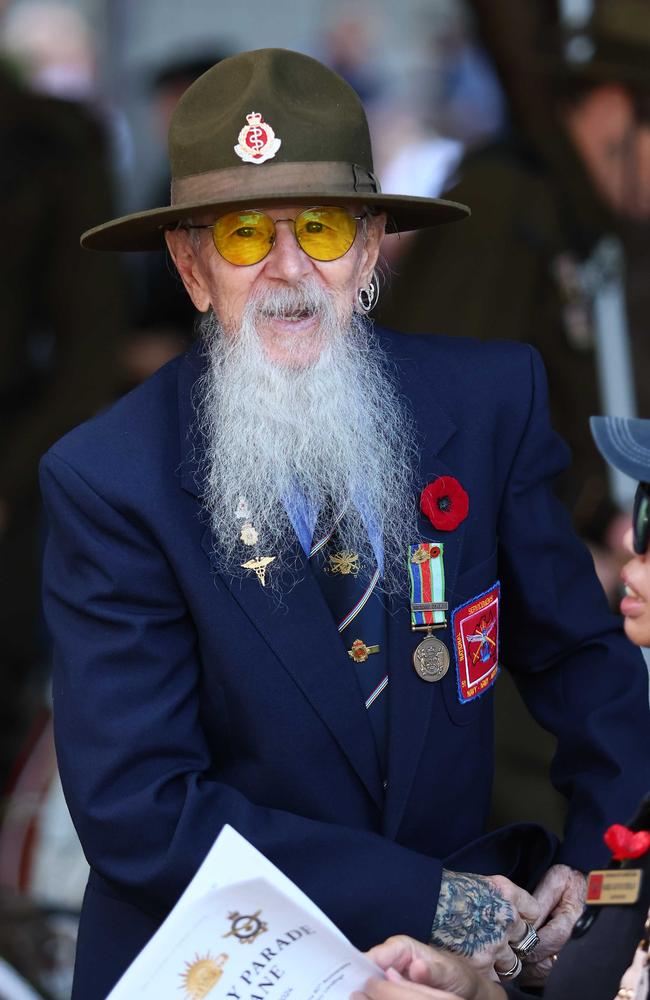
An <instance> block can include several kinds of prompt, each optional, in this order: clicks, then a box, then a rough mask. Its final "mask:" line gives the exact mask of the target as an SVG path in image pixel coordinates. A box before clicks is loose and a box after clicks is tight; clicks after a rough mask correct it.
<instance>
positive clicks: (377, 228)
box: [359, 212, 386, 288]
mask: <svg viewBox="0 0 650 1000" xmlns="http://www.w3.org/2000/svg"><path fill="white" fill-rule="evenodd" d="M366 225H367V236H366V244H365V246H364V248H363V258H362V265H361V273H360V275H359V278H360V281H359V287H360V288H364V287H365V286H366V285H367V284H368V282H369V281H370V279H371V278H372V275H373V273H374V270H375V265H376V264H377V258H378V257H379V249H380V247H381V241H382V239H383V237H384V233H385V231H386V214H385V213H383V212H382V214H381V215H371V216H369V217H368V219H367V222H366Z"/></svg>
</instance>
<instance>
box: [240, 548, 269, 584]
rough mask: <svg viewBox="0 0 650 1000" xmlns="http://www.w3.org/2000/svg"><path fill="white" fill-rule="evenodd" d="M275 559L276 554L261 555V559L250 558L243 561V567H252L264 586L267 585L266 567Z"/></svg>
mask: <svg viewBox="0 0 650 1000" xmlns="http://www.w3.org/2000/svg"><path fill="white" fill-rule="evenodd" d="M274 560H275V556H261V557H260V558H259V559H249V560H248V562H245V563H242V564H241V568H242V569H252V570H253V571H254V573H256V575H257V579H258V580H259V581H260V583H261V584H262V586H263V587H266V567H267V566H268V565H269V564H270V563H272V562H273V561H274Z"/></svg>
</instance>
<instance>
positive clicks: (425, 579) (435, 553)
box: [408, 542, 448, 631]
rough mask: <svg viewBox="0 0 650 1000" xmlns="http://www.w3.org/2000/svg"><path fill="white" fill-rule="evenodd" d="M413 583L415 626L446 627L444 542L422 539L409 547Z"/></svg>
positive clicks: (412, 625) (414, 627)
mask: <svg viewBox="0 0 650 1000" xmlns="http://www.w3.org/2000/svg"><path fill="white" fill-rule="evenodd" d="M408 572H409V579H410V583H411V628H412V629H417V630H418V631H419V630H420V629H433V628H442V627H443V626H444V625H446V624H447V614H446V612H447V608H448V605H447V602H446V601H445V565H444V543H443V542H419V543H418V544H416V545H409V547H408Z"/></svg>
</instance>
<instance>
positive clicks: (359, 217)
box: [175, 205, 370, 267]
mask: <svg viewBox="0 0 650 1000" xmlns="http://www.w3.org/2000/svg"><path fill="white" fill-rule="evenodd" d="M320 208H337V209H338V210H339V211H341V212H345V213H346V214H347V215H349V216H350V218H351V219H354V221H355V222H356V223H357V226H356V229H355V233H354V237H353V239H352V243H350V246H349V247H348V248H347V250H344V251H343V253H342V254H339V256H338V257H331V258H330V259H329V260H319V258H318V257H312V255H311V254H310V253H307V251H306V250H305V248H304V247H303V246H301V244H300V242H299V240H298V237H297V236H296V226H295V224H296V222H297V221H298V219H299V218H300V216H301V215H304V214H305V212H314V211H315V210H316V209H320ZM242 211H244V212H258V213H259V215H265V216H266V218H267V219H271V216H270V215H269V213H268V212H263V211H262V210H261V209H259V208H247V209H242ZM225 214H226V215H229V214H230V213H229V212H226V213H225ZM369 215H370V213H369V212H367V211H365V210H364V211H363V212H362V214H361V215H353V214H352V212H350V211H348V209H347V208H344V207H343V206H342V205H310V206H309V207H308V208H303V210H302V211H301V212H298V214H297V216H296V217H295V219H271V222H272V223H273V228H274V233H273V239H272V240H271V242H270V243H269V248H268V250H267V251H266V253H265V254H264V256H263V257H260V259H259V260H254V261H253V262H252V263H251V264H235V263H233V261H231V260H228V258H227V257H224V255H223V254H222V253H221V250H220V249H219V247H218V246H217V242H216V240H215V238H214V229H215V226H216V224H217V222H218V221H219V219H215V220H214V222H205V223H203V224H202V225H189V224H187V223H179V225H177V226H175V229H211V230H212V243H213V245H214V248H215V250H216V251H217V253H218V254H219V256H220V257H221V259H222V260H225V261H226V263H227V264H232V266H233V267H255V265H256V264H261V263H262V261H263V260H266V258H267V257H268V255H269V254H270V253H271V250H272V249H273V247H274V246H275V227H276V226H277V224H278V222H292V223H293V224H294V225H293V235H294V238H295V240H296V243H297V244H298V246H299V247H300V249H301V250H302V252H303V253H304V254H305V255H306V256H307V257H309V259H310V260H314V261H316V263H317V264H331V263H332V261H335V260H342V258H343V257H345V255H346V254H347V253H349V252H350V250H351V249H352V247H353V246H354V241H355V240H356V238H357V233H358V232H359V225H358V224H359V222H361V220H362V219H366V218H368V216H369ZM221 218H223V216H221Z"/></svg>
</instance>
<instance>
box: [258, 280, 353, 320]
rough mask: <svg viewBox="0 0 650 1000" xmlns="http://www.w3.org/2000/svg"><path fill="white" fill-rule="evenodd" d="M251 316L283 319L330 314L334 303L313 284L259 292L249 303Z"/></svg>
mask: <svg viewBox="0 0 650 1000" xmlns="http://www.w3.org/2000/svg"><path fill="white" fill-rule="evenodd" d="M249 308H250V310H251V312H252V313H253V316H263V317H264V318H267V319H285V318H287V317H290V316H296V315H299V314H307V315H313V314H316V313H323V314H324V315H328V314H331V312H332V311H333V309H334V303H333V302H332V299H331V297H330V296H329V295H328V294H327V292H326V291H325V290H324V289H323V288H321V287H320V285H317V284H315V283H314V282H309V283H303V284H299V285H295V286H292V287H287V288H277V289H273V290H270V289H269V290H266V291H264V290H263V291H261V292H260V293H259V294H258V295H256V296H255V297H254V298H253V299H252V300H251V302H250V304H249Z"/></svg>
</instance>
